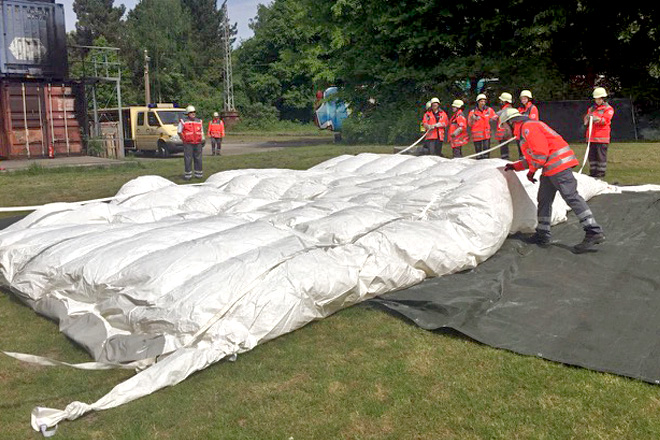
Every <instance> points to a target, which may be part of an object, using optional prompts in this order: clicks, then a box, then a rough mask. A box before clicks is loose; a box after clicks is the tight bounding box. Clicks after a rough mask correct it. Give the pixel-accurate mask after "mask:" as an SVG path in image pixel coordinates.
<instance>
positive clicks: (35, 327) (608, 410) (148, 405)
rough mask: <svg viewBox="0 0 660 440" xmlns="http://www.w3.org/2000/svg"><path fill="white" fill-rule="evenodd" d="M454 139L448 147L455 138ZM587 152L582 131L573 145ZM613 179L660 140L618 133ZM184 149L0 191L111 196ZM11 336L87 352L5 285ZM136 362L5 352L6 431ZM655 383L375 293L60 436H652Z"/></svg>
mask: <svg viewBox="0 0 660 440" xmlns="http://www.w3.org/2000/svg"><path fill="white" fill-rule="evenodd" d="M445 149H446V147H445ZM576 150H577V151H578V152H579V153H580V155H581V154H583V153H582V151H583V150H584V146H583V145H582V146H577V147H576ZM360 151H376V152H390V151H391V147H373V146H371V147H369V146H368V147H341V146H317V147H300V148H290V149H285V150H282V151H277V152H271V153H260V154H251V155H245V156H227V157H224V156H223V157H217V158H212V157H211V158H208V159H207V158H205V163H204V166H205V173H206V175H210V174H212V173H213V172H217V171H221V170H225V169H232V168H248V167H249V168H267V167H286V168H295V169H305V168H308V167H309V166H311V165H314V164H316V163H318V162H321V161H323V160H325V159H327V158H329V157H334V156H336V155H339V154H344V153H349V154H352V153H357V152H360ZM610 153H611V154H610V158H611V160H610V164H609V167H610V169H609V171H608V180H609V181H615V180H616V181H619V182H620V183H622V184H639V183H660V173H658V171H659V170H660V144H657V143H655V144H654V143H631V144H617V145H613V146H612V147H611V148H610ZM181 169H182V159H181V158H174V159H165V160H160V161H144V162H140V163H139V164H138V165H137V166H135V165H133V166H127V167H120V168H112V169H80V170H70V169H66V170H46V169H42V170H34V169H33V170H28V171H25V172H15V173H11V174H5V175H1V176H0V187H1V188H2V189H3V191H2V192H0V206H8V205H32V204H40V203H44V202H46V201H54V200H63V201H73V200H82V199H93V198H98V197H105V196H110V195H112V194H114V193H115V192H116V190H117V189H118V188H119V187H120V186H121V185H122V184H123V183H125V182H126V181H128V180H130V179H132V178H134V177H136V176H139V175H145V174H160V175H162V176H164V177H166V178H169V179H172V180H173V181H175V182H177V183H181V182H182V181H181V180H180V174H181ZM0 335H2V337H1V338H0V349H3V350H10V351H21V352H27V353H34V354H40V355H45V356H50V357H54V358H57V359H60V360H65V361H69V362H82V361H86V360H89V356H88V355H87V354H86V352H84V351H83V350H82V349H81V348H79V347H78V346H76V345H75V344H74V343H72V342H71V341H69V340H68V339H67V338H66V337H64V336H63V335H61V334H60V333H59V332H58V329H57V325H56V324H55V323H53V322H51V321H49V320H47V319H44V318H41V317H39V316H37V315H36V314H35V313H34V312H32V311H31V310H30V309H28V308H27V307H25V306H23V305H22V304H20V303H19V302H18V301H16V300H15V299H14V298H13V297H12V296H11V295H9V294H2V295H0ZM131 374H132V373H131V372H127V371H103V372H84V371H77V370H71V369H66V368H44V367H35V366H31V365H27V364H23V363H20V362H18V361H14V360H12V359H10V358H7V357H4V356H0V426H1V427H2V431H0V438H2V439H5V438H6V439H26V438H39V437H40V435H39V434H36V433H33V432H32V431H31V429H30V427H29V414H30V411H31V410H32V408H33V407H34V406H37V405H40V406H49V407H54V408H63V407H64V406H65V405H67V404H68V403H70V402H71V401H73V400H80V401H83V402H88V403H90V402H93V401H94V400H96V399H98V398H100V397H101V396H103V395H104V394H105V393H106V392H107V391H109V390H110V389H111V388H112V387H113V386H114V385H115V384H117V383H119V382H120V381H122V380H124V379H126V378H128V377H130V375H131ZM658 437H660V388H659V387H658V386H653V385H649V384H646V383H643V382H639V381H635V380H631V379H626V378H622V377H618V376H614V375H610V374H603V373H596V372H592V371H588V370H585V369H580V368H573V367H567V366H564V365H561V364H557V363H553V362H548V361H544V360H541V359H538V358H534V357H526V356H520V355H516V354H513V353H510V352H507V351H504V350H497V349H493V348H490V347H487V346H484V345H481V344H478V343H475V342H473V341H470V340H468V339H466V338H461V337H457V336H453V335H450V334H443V333H433V332H427V331H424V330H421V329H419V328H417V327H415V326H413V325H410V324H408V323H407V322H405V321H403V320H400V319H397V318H394V317H392V316H390V315H389V314H387V313H384V312H382V311H380V310H378V309H373V308H371V307H369V306H356V307H352V308H350V309H347V310H343V311H341V312H339V313H337V314H335V315H333V316H331V317H329V318H327V319H325V320H323V321H320V322H316V323H313V324H310V325H308V326H306V327H304V328H302V329H300V330H298V331H296V332H293V333H291V334H288V335H285V336H282V337H280V338H278V339H276V340H274V341H271V342H269V343H266V344H264V345H262V346H259V347H257V348H256V349H254V350H252V351H251V352H249V353H246V354H244V355H242V356H239V358H238V360H237V361H236V362H233V363H231V362H223V363H219V364H216V365H214V366H212V367H210V368H208V369H206V370H204V371H202V372H199V373H197V374H194V375H193V376H192V377H190V378H189V379H187V380H186V381H185V382H183V383H182V384H180V385H177V386H175V387H172V388H168V389H165V390H161V391H159V392H157V393H155V394H153V395H151V396H147V397H145V398H143V399H139V400H137V401H135V402H132V403H129V404H127V405H124V406H121V407H119V408H115V409H111V410H108V411H102V412H99V413H92V414H89V415H87V416H85V417H83V418H81V419H79V420H77V421H75V422H64V423H62V424H61V425H60V427H59V429H58V434H57V437H56V438H62V439H152V438H158V439H207V438H212V439H283V440H286V439H289V438H293V439H296V440H302V439H647V438H648V439H651V438H658Z"/></svg>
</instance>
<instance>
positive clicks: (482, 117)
mask: <svg viewBox="0 0 660 440" xmlns="http://www.w3.org/2000/svg"><path fill="white" fill-rule="evenodd" d="M495 119H497V115H496V114H495V111H494V110H493V109H492V108H490V107H488V106H485V107H484V109H483V110H479V107H475V108H473V109H472V110H470V113H468V118H467V120H468V127H470V135H471V136H472V141H483V140H485V139H490V121H491V120H495Z"/></svg>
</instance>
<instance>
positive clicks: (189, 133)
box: [177, 105, 204, 180]
mask: <svg viewBox="0 0 660 440" xmlns="http://www.w3.org/2000/svg"><path fill="white" fill-rule="evenodd" d="M186 115H187V117H186V118H184V119H181V120H179V126H178V128H177V132H178V133H179V136H180V137H181V140H182V141H183V164H184V170H185V173H184V175H183V179H184V180H190V179H192V177H193V171H192V168H193V162H194V166H195V178H197V179H201V178H202V177H204V175H203V173H202V149H203V148H204V126H203V123H202V120H201V119H198V118H197V112H196V111H195V107H193V106H192V105H189V106H188V107H186Z"/></svg>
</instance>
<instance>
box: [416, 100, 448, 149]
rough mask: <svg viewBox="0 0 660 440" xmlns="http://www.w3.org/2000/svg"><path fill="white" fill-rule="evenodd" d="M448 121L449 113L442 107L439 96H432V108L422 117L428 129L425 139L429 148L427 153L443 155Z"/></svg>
mask: <svg viewBox="0 0 660 440" xmlns="http://www.w3.org/2000/svg"><path fill="white" fill-rule="evenodd" d="M448 123H449V120H448V118H447V113H445V112H444V110H442V109H441V108H440V100H439V99H438V98H432V99H431V109H430V110H428V111H427V112H426V113H424V117H423V118H422V124H423V126H424V128H425V129H426V130H428V131H427V133H426V140H425V141H424V144H425V147H426V149H427V150H428V153H427V154H434V155H436V156H442V144H443V142H444V140H445V127H447V124H448Z"/></svg>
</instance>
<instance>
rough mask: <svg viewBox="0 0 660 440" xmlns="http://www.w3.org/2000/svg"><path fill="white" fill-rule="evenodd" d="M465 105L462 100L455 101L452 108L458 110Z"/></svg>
mask: <svg viewBox="0 0 660 440" xmlns="http://www.w3.org/2000/svg"><path fill="white" fill-rule="evenodd" d="M464 104H465V103H464V102H463V101H461V100H460V99H455V100H454V102H452V103H451V106H452V107H456V108H461V107H463V105H464Z"/></svg>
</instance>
